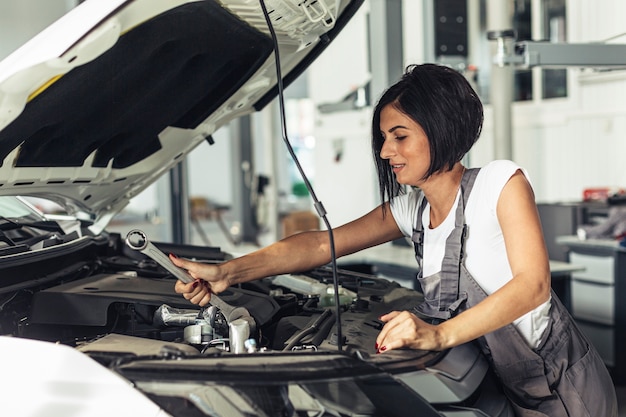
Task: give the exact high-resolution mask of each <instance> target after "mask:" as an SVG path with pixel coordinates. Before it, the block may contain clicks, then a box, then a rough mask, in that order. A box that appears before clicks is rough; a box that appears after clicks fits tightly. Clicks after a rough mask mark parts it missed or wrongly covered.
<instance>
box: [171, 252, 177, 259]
mask: <svg viewBox="0 0 626 417" xmlns="http://www.w3.org/2000/svg"><path fill="white" fill-rule="evenodd" d="M170 256H171V257H172V258H176V259H178V256H176V255H174V254H173V253H170Z"/></svg>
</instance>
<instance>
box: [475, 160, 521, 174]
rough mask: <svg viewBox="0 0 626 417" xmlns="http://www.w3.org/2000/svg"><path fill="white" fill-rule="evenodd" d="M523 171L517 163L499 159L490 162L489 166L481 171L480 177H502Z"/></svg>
mask: <svg viewBox="0 0 626 417" xmlns="http://www.w3.org/2000/svg"><path fill="white" fill-rule="evenodd" d="M518 169H522V167H520V166H519V165H518V164H517V163H515V162H513V161H511V160H508V159H497V160H495V161H491V162H489V163H488V164H487V165H485V166H483V167H482V168H481V169H480V172H479V175H480V174H482V175H484V176H489V177H491V176H501V175H503V174H506V173H510V175H513V174H514V173H515V171H517V170H518Z"/></svg>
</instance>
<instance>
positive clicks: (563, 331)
mask: <svg viewBox="0 0 626 417" xmlns="http://www.w3.org/2000/svg"><path fill="white" fill-rule="evenodd" d="M477 174H478V169H471V170H467V171H466V172H465V174H464V175H463V179H462V181H461V198H459V204H458V206H457V208H456V220H455V229H454V230H453V231H452V233H451V234H450V236H449V237H448V239H447V241H446V250H445V255H444V259H443V263H442V269H441V272H439V273H437V274H434V275H431V276H428V277H423V276H422V273H421V265H422V257H423V256H422V255H423V225H422V213H423V210H424V208H425V206H426V199H425V198H423V199H422V202H421V204H420V207H419V210H418V216H417V221H416V225H415V228H414V230H413V236H412V238H411V239H412V240H413V243H414V247H415V257H416V259H417V262H418V264H419V266H420V272H419V274H418V280H419V282H420V285H421V287H422V291H423V293H424V300H425V301H424V303H422V304H421V305H419V306H418V307H416V312H417V313H418V315H425V316H426V317H432V318H434V319H439V320H446V319H449V318H450V317H453V316H454V315H456V314H458V313H460V312H461V311H464V310H466V309H468V308H470V307H472V306H474V305H476V304H478V303H479V302H481V301H482V300H483V299H484V298H485V297H487V294H486V293H485V292H484V291H483V290H482V288H481V287H480V286H479V285H478V284H477V283H476V281H474V279H473V278H472V276H471V275H470V274H469V272H468V271H467V269H465V266H464V263H463V248H464V240H465V237H466V236H467V233H468V230H467V225H466V224H465V216H464V208H465V205H466V204H467V200H468V198H469V194H470V192H471V189H472V186H473V184H474V180H475V178H476V175H477ZM477 342H478V343H479V345H480V346H481V348H482V350H483V352H484V353H485V355H486V356H487V358H488V359H489V360H490V362H491V364H492V368H493V369H494V371H495V373H496V374H497V375H498V377H499V379H500V381H501V382H502V384H503V389H504V391H505V393H506V395H507V397H508V398H509V399H510V401H511V403H512V404H513V408H514V410H515V413H516V415H518V416H547V417H560V416H569V417H579V416H580V417H613V416H617V400H616V397H615V389H614V387H613V383H612V380H611V377H610V375H609V373H608V371H607V369H606V367H605V365H604V363H603V362H602V360H601V358H600V356H599V355H598V353H597V352H596V350H595V348H593V346H592V345H591V344H590V343H589V342H588V341H587V339H586V338H585V337H584V336H583V334H582V333H581V332H580V331H579V329H578V327H577V326H576V324H575V323H574V321H573V320H572V318H571V316H570V315H569V313H568V311H567V310H566V309H565V307H563V305H562V304H561V302H560V301H559V300H558V298H557V297H556V295H555V294H554V293H552V306H551V309H550V324H549V325H548V328H547V329H546V330H545V333H544V335H543V339H542V341H541V344H540V346H539V347H538V348H536V349H532V348H531V347H529V346H528V343H527V342H526V340H525V339H524V338H523V337H522V336H521V335H520V333H519V332H518V330H517V329H516V328H515V327H514V326H513V324H509V325H507V326H504V327H503V328H500V329H498V330H496V331H494V332H491V333H488V334H486V335H484V336H482V337H480V338H479V339H477Z"/></svg>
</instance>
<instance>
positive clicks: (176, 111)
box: [0, 0, 513, 417]
mask: <svg viewBox="0 0 626 417" xmlns="http://www.w3.org/2000/svg"><path fill="white" fill-rule="evenodd" d="M266 2H267V6H266V8H265V9H266V11H267V15H268V16H269V21H270V22H271V25H272V28H273V32H274V34H275V39H276V42H275V41H274V37H273V36H271V35H272V31H270V30H269V26H268V23H267V21H266V14H265V13H264V8H263V7H262V5H261V3H260V2H258V1H256V0H223V1H217V0H200V1H190V0H107V1H101V0H88V1H85V2H83V3H81V4H80V5H79V6H78V7H76V8H74V9H73V10H71V11H70V12H69V13H68V14H67V15H65V16H64V17H63V18H61V19H60V20H58V21H57V22H55V23H54V24H53V25H51V26H50V27H49V28H48V29H46V30H45V31H43V32H42V33H41V34H40V35H38V36H36V37H35V38H33V39H32V40H31V41H29V42H28V43H26V44H25V45H24V46H23V47H21V48H20V49H18V50H17V51H16V52H15V53H13V54H11V55H10V56H9V57H7V58H6V59H4V60H3V61H2V62H0V161H1V164H0V352H1V353H2V354H1V355H0V372H1V374H2V376H1V379H2V390H1V392H2V401H0V415H3V416H32V417H40V416H46V417H56V416H59V417H69V416H126V415H128V416H193V417H196V416H214V417H217V416H224V417H232V416H235V417H238V416H242V417H243V416H268V417H274V416H294V417H295V416H320V417H321V416H328V417H330V416H332V417H340V416H341V417H343V416H407V415H420V416H449V417H453V416H458V417H461V416H512V415H513V414H512V412H511V409H510V406H509V404H508V402H507V401H506V399H505V397H504V396H503V394H502V393H501V391H500V389H499V387H498V384H497V382H496V380H495V379H494V377H493V375H492V372H491V370H490V369H489V366H488V364H487V361H486V360H485V358H484V357H483V355H482V353H481V352H480V351H479V350H478V348H477V347H476V346H475V345H473V344H471V343H470V344H466V345H463V346H459V347H457V348H454V349H451V350H448V351H444V352H428V351H418V350H399V351H393V352H389V353H387V354H384V355H377V354H376V352H375V349H374V343H375V339H376V336H377V334H378V332H379V331H380V329H381V327H382V323H381V322H380V321H379V320H378V317H379V316H380V315H381V314H382V313H385V312H388V311H390V310H398V309H410V308H412V307H414V306H416V305H417V304H419V302H420V300H421V294H420V293H419V292H417V291H414V290H412V289H408V288H403V287H401V286H399V285H398V284H396V283H394V282H391V281H387V280H384V279H380V278H377V277H374V276H371V275H368V274H363V273H357V272H352V271H342V270H340V271H338V273H334V272H337V271H333V268H330V267H323V268H318V269H315V270H313V271H309V272H308V273H305V274H299V275H284V276H277V277H269V278H267V279H264V280H261V281H258V282H253V283H249V284H245V285H241V286H237V287H233V288H230V289H229V290H227V291H225V292H224V293H222V294H220V297H215V299H214V301H213V302H212V304H211V305H209V306H207V307H206V308H199V307H197V306H195V305H192V304H190V303H189V302H187V301H186V300H184V298H183V297H181V296H180V295H178V294H176V293H174V291H173V287H174V282H175V279H176V278H175V276H173V275H172V271H171V270H168V269H166V268H164V267H162V266H161V265H159V264H158V263H157V262H156V261H154V260H153V259H152V258H151V257H148V256H146V255H145V254H144V253H142V252H140V251H137V250H134V249H132V248H130V247H129V245H127V243H126V236H121V235H120V234H117V233H112V232H107V224H108V223H109V221H110V220H111V219H112V218H113V216H115V214H116V213H119V212H120V210H122V209H123V208H124V207H126V206H127V204H128V203H129V201H130V199H131V198H133V197H134V196H136V195H137V194H139V193H140V192H141V191H142V190H144V189H145V188H146V187H148V186H149V185H150V184H152V183H154V182H155V181H156V180H157V179H158V178H159V177H160V176H161V175H163V174H164V173H166V172H168V171H169V170H170V169H171V168H172V167H173V166H175V165H176V164H177V163H178V162H179V161H180V159H181V158H182V157H183V156H184V155H186V154H187V153H189V152H191V151H192V150H193V149H194V148H195V147H196V146H198V145H199V144H200V143H202V142H203V141H205V140H206V139H207V138H209V137H210V136H211V135H212V134H213V133H214V132H215V131H216V130H217V129H218V128H219V127H220V126H223V125H224V124H226V123H228V122H230V121H231V120H233V119H235V118H237V117H240V116H242V115H246V114H249V113H251V112H253V111H257V110H260V109H261V108H263V107H264V106H265V105H266V104H268V103H269V102H271V101H272V100H274V99H275V98H276V96H277V94H278V91H279V88H278V87H277V78H278V76H277V74H278V72H277V68H276V62H277V61H276V60H275V55H274V50H275V44H276V45H277V47H278V50H279V52H280V54H279V56H280V63H281V68H280V73H281V74H282V75H283V77H282V78H283V79H282V80H281V81H282V82H284V83H285V85H287V84H288V83H289V82H291V81H293V80H294V79H295V78H296V77H297V76H298V75H299V74H300V73H302V71H304V69H305V68H306V67H307V65H308V64H310V63H311V62H312V61H313V60H314V59H315V58H316V57H317V56H318V55H319V54H320V53H322V51H323V50H324V48H325V47H326V46H327V45H328V43H329V42H332V40H333V39H334V38H335V36H336V35H337V34H338V33H339V32H340V30H341V29H342V28H343V27H344V25H345V24H346V22H347V21H348V20H349V19H350V18H351V17H352V16H353V15H354V13H355V12H356V11H357V9H358V8H359V7H360V5H361V3H362V1H361V0H314V1H307V0H283V1H277V0H266ZM20 196H29V197H41V198H46V199H48V200H50V201H54V202H55V203H57V204H59V205H61V206H62V207H63V208H64V210H65V212H66V213H68V215H66V216H55V217H50V216H47V215H44V214H42V213H41V212H40V211H38V210H37V209H36V208H34V207H33V206H32V205H31V204H29V202H28V201H27V200H25V199H24V198H22V197H20ZM139 243H140V244H141V243H146V244H147V243H148V242H147V239H144V240H143V241H141V239H140V242H139ZM150 245H154V247H156V248H159V249H160V250H162V251H163V252H165V253H168V252H172V253H176V254H177V255H178V256H184V257H189V258H195V259H199V260H204V261H206V262H221V261H223V260H225V259H228V258H229V255H228V254H226V253H223V252H222V251H221V250H219V249H218V248H211V247H196V246H188V245H187V246H182V245H181V246H175V245H172V244H168V243H164V242H150ZM151 247H152V246H151ZM153 255H154V254H153ZM339 288H340V289H341V296H340V297H336V298H338V299H339V300H340V304H341V305H339V306H337V305H335V304H334V299H335V297H334V293H335V291H336V289H339ZM329 294H330V295H332V296H329ZM338 316H339V318H340V320H338V319H337V317H338ZM339 325H340V327H338V326H339ZM339 336H341V337H339Z"/></svg>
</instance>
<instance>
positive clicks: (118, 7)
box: [0, 0, 362, 232]
mask: <svg viewBox="0 0 626 417" xmlns="http://www.w3.org/2000/svg"><path fill="white" fill-rule="evenodd" d="M265 2H266V6H267V10H268V11H269V13H270V14H269V15H270V16H271V21H272V25H273V27H274V29H275V32H276V36H277V38H278V44H279V51H280V60H281V72H282V74H283V83H284V85H288V84H289V82H291V81H292V80H294V79H295V78H296V77H297V76H298V75H299V74H301V73H302V72H303V71H304V69H305V68H306V67H307V66H308V65H309V64H310V63H311V62H312V61H313V60H314V59H315V58H316V57H317V56H318V55H319V53H321V51H322V50H323V49H324V48H325V47H326V46H327V45H328V42H329V41H331V40H332V39H333V38H334V37H335V36H336V35H337V33H338V32H339V31H340V30H341V28H343V26H344V25H345V23H346V22H347V21H348V20H349V19H350V17H351V16H352V15H353V14H354V13H355V12H356V10H357V9H358V7H359V6H360V5H361V3H362V0H317V1H315V2H307V1H304V2H302V1H298V0H265ZM273 48H274V45H273V42H272V38H271V36H270V31H269V29H268V27H267V24H266V21H265V18H264V14H263V10H262V7H261V4H260V3H259V1H257V0H224V1H218V0H201V1H190V0H109V1H106V2H104V1H97V0H87V1H85V2H84V3H82V4H80V5H79V6H78V7H76V8H74V9H73V10H71V11H70V12H69V13H68V14H66V15H65V16H63V17H62V18H61V19H59V20H58V21H56V22H55V23H54V24H53V25H51V26H50V27H48V28H47V29H46V30H45V31H43V32H42V33H40V34H39V35H37V36H36V37H35V38H33V39H32V40H31V41H29V42H28V43H26V44H25V45H24V46H23V47H21V48H20V49H18V50H17V51H15V52H14V53H13V54H11V55H10V56H9V57H7V58H6V59H4V60H3V61H2V62H0V195H22V196H26V195H28V196H36V197H43V198H47V199H49V200H52V201H55V202H56V203H58V204H60V205H61V206H63V207H64V208H65V209H66V210H67V211H68V213H69V214H73V215H80V216H81V217H82V218H85V214H86V216H88V218H89V220H91V221H93V223H94V226H93V227H94V228H95V229H96V230H94V231H96V232H97V231H98V230H102V229H103V228H104V227H105V226H106V224H107V223H108V222H109V220H110V219H111V218H112V217H113V216H114V215H115V214H116V213H117V212H119V211H120V210H121V209H122V208H124V207H125V206H126V205H127V204H128V202H129V200H130V199H131V198H133V197H134V196H136V195H137V194H138V193H140V192H141V191H142V190H144V189H145V188H146V187H148V186H149V185H150V184H152V183H153V182H155V181H156V180H157V179H158V178H159V177H160V176H161V175H162V174H164V173H165V172H167V171H168V170H169V169H170V168H172V167H173V166H174V165H176V164H177V163H178V162H179V161H180V160H181V159H182V158H183V157H184V156H185V155H186V154H187V153H189V152H190V151H191V150H193V149H194V148H195V147H196V146H197V145H199V144H200V143H202V142H203V141H205V140H209V141H210V140H211V135H212V134H213V133H214V132H215V131H216V130H217V129H218V128H219V127H220V126H222V125H224V124H226V123H228V122H229V121H231V120H233V119H234V118H237V117H239V116H242V115H245V114H249V113H251V112H254V111H257V110H260V109H262V108H263V107H264V106H265V105H266V104H267V103H269V102H270V101H271V100H272V99H273V98H274V97H275V96H276V95H277V92H278V89H277V76H276V68H275V58H274V54H273Z"/></svg>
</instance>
